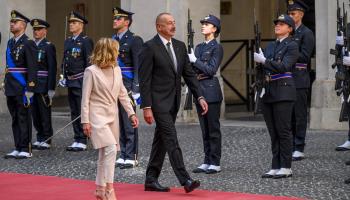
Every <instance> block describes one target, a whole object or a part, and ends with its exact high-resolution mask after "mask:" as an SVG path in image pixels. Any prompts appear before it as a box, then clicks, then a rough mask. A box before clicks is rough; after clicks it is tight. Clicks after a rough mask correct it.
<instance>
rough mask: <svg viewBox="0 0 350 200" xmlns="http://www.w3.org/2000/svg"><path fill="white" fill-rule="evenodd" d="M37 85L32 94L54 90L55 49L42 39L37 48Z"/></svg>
mask: <svg viewBox="0 0 350 200" xmlns="http://www.w3.org/2000/svg"><path fill="white" fill-rule="evenodd" d="M37 48H38V50H37V54H36V55H37V56H36V61H37V84H36V86H35V89H34V92H36V93H47V92H48V90H55V88H56V73H57V60H56V47H55V45H54V44H52V43H51V42H49V41H48V40H47V39H43V40H42V41H41V42H40V43H39V45H38V46H37Z"/></svg>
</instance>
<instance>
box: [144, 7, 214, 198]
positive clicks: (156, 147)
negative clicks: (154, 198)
mask: <svg viewBox="0 0 350 200" xmlns="http://www.w3.org/2000/svg"><path fill="white" fill-rule="evenodd" d="M156 28H157V32H158V34H157V35H156V36H155V37H154V38H153V39H151V40H149V41H147V42H146V43H145V44H144V47H143V49H142V51H141V55H140V69H139V82H140V93H141V99H142V103H141V109H143V115H144V119H145V121H146V122H147V123H148V124H152V123H153V121H155V122H156V130H155V134H154V139H153V144H152V151H151V155H150V159H149V163H148V166H147V171H146V181H145V191H159V192H168V191H169V188H167V187H163V186H161V185H160V184H159V183H158V177H159V175H160V172H161V170H162V165H163V162H164V157H165V154H166V153H168V156H169V159H170V163H171V166H172V168H173V170H174V172H175V174H176V176H177V178H178V180H179V182H180V184H181V185H182V186H184V189H185V191H186V193H188V192H191V191H193V190H194V189H195V188H197V187H199V186H200V182H199V181H198V180H192V179H191V177H190V175H189V174H188V173H187V171H186V169H185V165H184V162H183V156H182V152H181V149H180V146H179V143H178V140H177V134H176V129H175V120H176V115H177V112H178V110H179V107H180V101H181V76H182V77H183V78H184V80H185V82H186V84H187V85H188V87H189V88H190V89H191V91H192V93H193V95H194V97H195V98H196V99H197V101H198V103H199V104H200V106H201V108H202V111H203V113H202V114H205V113H206V112H207V110H208V105H207V103H206V101H205V99H204V97H203V96H201V94H200V92H199V90H198V86H199V84H198V81H197V79H196V75H195V73H194V71H193V70H192V68H191V67H190V65H189V60H188V56H187V51H186V46H185V44H184V43H183V42H181V41H178V40H176V39H173V38H172V37H173V36H174V35H175V20H174V18H173V17H172V15H171V14H169V13H161V14H159V15H158V16H157V19H156Z"/></svg>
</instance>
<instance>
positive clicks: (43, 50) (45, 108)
mask: <svg viewBox="0 0 350 200" xmlns="http://www.w3.org/2000/svg"><path fill="white" fill-rule="evenodd" d="M30 24H31V25H32V27H33V36H34V42H35V44H36V46H37V48H38V50H37V54H36V62H37V74H36V75H37V84H36V86H35V88H34V96H33V104H32V117H33V125H34V127H35V129H36V131H37V140H36V142H34V143H33V149H38V150H45V149H49V148H50V146H51V141H47V142H45V141H46V140H47V139H48V138H49V137H51V136H52V134H53V130H52V121H51V104H52V98H53V96H54V95H55V87H56V72H57V60H56V48H55V45H53V44H52V43H51V42H49V41H48V40H47V39H46V35H47V29H48V28H49V27H50V24H49V23H47V22H46V21H44V20H42V19H33V20H31V21H30Z"/></svg>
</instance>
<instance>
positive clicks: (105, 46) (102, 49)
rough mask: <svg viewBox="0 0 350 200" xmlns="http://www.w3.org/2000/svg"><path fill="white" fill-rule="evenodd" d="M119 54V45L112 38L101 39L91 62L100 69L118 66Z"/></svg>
mask: <svg viewBox="0 0 350 200" xmlns="http://www.w3.org/2000/svg"><path fill="white" fill-rule="evenodd" d="M118 54H119V43H118V41H116V40H113V39H111V38H101V39H99V40H98V41H97V43H96V46H95V48H94V51H93V52H92V55H91V56H90V62H91V64H93V65H97V66H98V67H109V66H116V62H117V57H118Z"/></svg>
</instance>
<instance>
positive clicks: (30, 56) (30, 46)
mask: <svg viewBox="0 0 350 200" xmlns="http://www.w3.org/2000/svg"><path fill="white" fill-rule="evenodd" d="M12 41H13V40H12V39H11V40H9V42H8V46H9V48H10V54H11V57H12V59H13V62H14V65H15V66H16V67H15V68H22V69H23V68H25V69H24V70H26V73H23V74H22V76H23V77H24V79H25V81H26V83H27V85H26V89H27V91H30V92H33V90H34V88H35V85H36V68H37V65H36V54H35V52H36V50H37V47H36V45H35V43H34V41H33V40H30V39H29V38H28V36H27V35H26V34H24V35H22V36H21V38H19V39H18V41H17V42H16V43H14V42H13V43H12ZM8 71H9V69H8V68H7V69H6V74H5V79H4V83H5V95H6V96H18V95H23V93H24V87H23V86H22V85H21V84H20V83H19V82H18V81H17V80H16V78H14V77H13V75H12V74H11V72H8Z"/></svg>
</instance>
